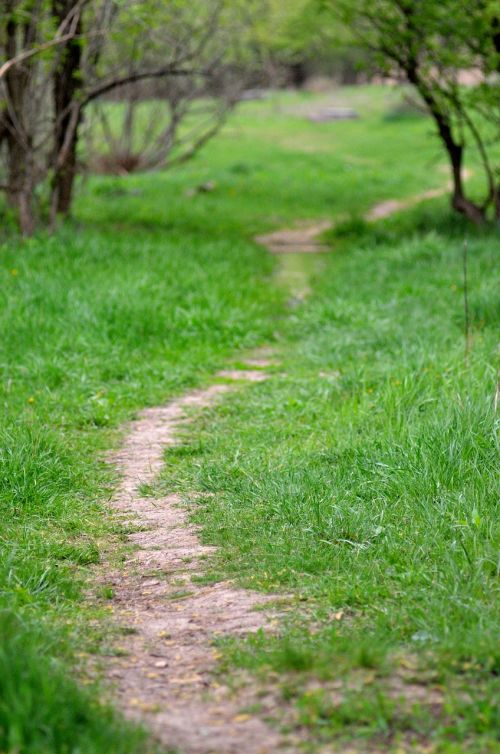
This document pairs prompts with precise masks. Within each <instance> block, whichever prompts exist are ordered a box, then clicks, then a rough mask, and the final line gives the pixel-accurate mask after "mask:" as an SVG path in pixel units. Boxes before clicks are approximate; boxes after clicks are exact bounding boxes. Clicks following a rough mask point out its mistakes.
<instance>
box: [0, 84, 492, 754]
mask: <svg viewBox="0 0 500 754" xmlns="http://www.w3.org/2000/svg"><path fill="white" fill-rule="evenodd" d="M335 97H336V99H337V100H338V101H339V102H340V103H341V104H346V105H349V106H353V107H355V108H356V109H357V110H358V112H359V114H360V118H359V120H355V121H345V122H333V123H324V124H317V123H312V122H310V121H309V120H308V117H307V116H308V114H309V113H310V112H311V109H314V108H316V107H318V106H320V105H321V102H322V99H321V98H320V97H317V96H313V95H292V94H288V93H284V94H282V95H276V96H274V97H272V98H271V99H269V100H264V101H262V102H250V103H245V104H244V105H241V106H240V107H239V109H238V110H237V111H236V113H235V114H234V115H233V116H232V117H231V119H230V120H229V122H228V123H227V125H226V126H225V127H224V129H223V130H222V132H221V133H220V134H219V135H218V136H217V137H216V139H215V140H214V141H212V142H210V144H209V145H208V146H207V147H206V148H205V149H204V150H203V151H202V152H201V153H200V154H199V155H198V156H197V157H196V158H195V159H194V160H193V161H192V162H190V163H187V164H186V165H184V166H182V167H180V168H177V169H175V170H173V171H170V172H168V171H167V172H157V173H153V174H145V175H131V176H128V177H126V178H124V177H119V178H116V177H106V176H99V177H97V176H92V177H88V178H86V179H85V181H84V182H83V183H82V185H81V186H80V187H79V197H78V201H77V207H76V211H75V218H74V220H73V221H72V222H71V223H68V224H67V225H66V226H64V227H62V228H61V229H60V230H59V231H58V232H57V233H56V234H55V235H53V236H52V237H49V236H47V235H44V234H43V233H40V234H39V235H37V236H36V237H34V238H33V239H30V240H26V241H20V240H19V239H18V238H16V237H15V236H14V235H12V234H10V235H9V234H8V233H7V232H6V233H5V235H4V238H3V240H2V247H1V259H2V265H1V268H2V276H3V285H2V291H1V294H0V295H1V298H2V305H1V309H0V318H1V326H2V332H3V338H2V344H1V366H2V382H1V385H2V387H1V389H2V391H3V396H2V402H3V405H4V421H3V423H2V429H1V435H2V441H1V443H0V448H1V450H0V464H1V475H0V506H1V519H0V520H1V524H0V537H1V540H2V548H1V564H0V600H1V602H0V622H1V628H0V632H1V634H2V636H3V637H4V640H3V641H2V645H1V646H0V670H1V672H0V751H2V752H5V753H6V754H13V753H14V752H22V753H23V754H25V753H26V754H35V753H36V754H55V753H57V754H59V753H61V754H62V753H66V752H67V753H68V754H69V753H70V752H71V753H73V752H75V754H76V752H79V754H100V753H101V752H102V754H104V752H106V753H107V754H109V753H110V752H113V754H115V753H116V754H122V753H123V754H132V752H135V753H137V754H139V752H141V754H142V753H143V752H145V751H147V750H149V748H148V747H149V746H152V745H151V744H149V742H148V743H147V733H146V732H144V731H142V730H140V729H138V728H136V727H132V726H129V725H126V724H124V723H123V721H122V720H121V719H120V717H119V716H118V715H117V713H115V712H114V711H113V710H112V708H111V707H110V706H109V705H106V704H101V702H100V701H99V699H100V697H101V696H102V694H101V688H100V686H99V682H98V681H95V680H94V679H93V678H89V677H88V676H87V674H86V671H85V667H86V664H87V657H88V655H94V656H97V657H99V655H100V654H102V653H104V652H106V651H108V650H107V647H108V635H107V632H108V628H107V623H108V615H107V608H106V595H105V594H103V595H102V596H101V597H100V598H99V599H96V598H95V597H94V598H93V599H91V600H89V599H88V596H87V593H88V590H89V589H90V588H91V585H92V579H93V568H94V567H95V565H96V564H98V563H99V560H100V558H101V553H103V552H105V551H106V552H107V551H110V550H111V551H113V552H115V557H116V558H117V559H118V561H119V558H120V548H121V547H122V546H123V530H122V529H121V528H120V527H119V526H118V524H117V523H116V521H114V520H113V517H112V516H111V515H110V513H109V509H108V506H107V502H108V500H109V497H110V495H111V492H112V489H113V485H114V484H115V483H116V480H115V479H114V478H113V474H112V473H111V471H110V469H109V467H108V466H107V465H106V463H105V453H106V451H107V450H109V448H112V447H116V446H117V445H119V443H120V437H121V430H120V427H121V426H123V423H124V422H125V421H126V420H127V419H129V418H131V417H132V416H133V415H134V414H135V412H137V410H138V409H140V408H141V407H144V406H148V405H157V404H159V403H161V402H164V401H166V400H168V398H169V397H171V396H174V395H178V394H180V393H182V392H183V391H184V390H186V389H187V388H189V387H191V386H194V385H203V384H208V383H209V382H210V381H211V379H213V375H214V373H215V372H216V371H217V369H220V368H222V367H223V366H224V365H226V364H228V363H233V362H236V363H237V360H238V357H239V356H240V355H241V354H242V353H244V352H248V351H250V350H251V349H253V348H257V347H259V346H262V345H266V346H271V347H272V348H273V351H274V353H275V358H276V360H277V362H278V364H277V366H276V368H275V369H274V373H273V374H272V376H271V378H270V379H269V380H268V381H266V382H265V383H262V384H258V385H254V386H248V388H245V390H244V391H243V392H238V393H236V394H235V395H233V396H230V397H229V398H227V399H225V400H224V402H223V403H222V404H221V405H219V406H217V407H216V408H213V409H210V410H207V411H206V412H204V413H203V414H202V415H201V416H199V417H198V418H197V419H196V420H195V423H194V425H192V426H190V427H189V429H188V430H187V431H186V436H185V438H184V442H183V444H182V445H181V446H180V447H179V448H177V449H176V448H172V449H170V450H169V451H168V452H167V453H166V455H165V459H166V465H165V470H164V473H163V474H162V477H161V479H160V480H159V481H158V485H157V488H155V491H154V492H155V493H158V494H161V492H162V491H164V490H165V488H168V489H169V490H170V489H172V487H175V488H176V489H178V490H179V491H181V492H182V494H183V495H184V497H185V499H186V501H190V502H189V504H190V506H191V508H192V515H193V517H194V520H196V521H197V522H198V523H200V524H201V526H202V531H203V539H204V541H205V542H208V543H211V544H216V545H217V547H218V552H217V555H216V556H214V558H213V559H212V560H211V562H210V563H209V568H208V573H207V578H209V579H219V578H225V577H227V576H230V577H231V578H235V579H236V580H237V581H239V582H240V583H242V584H244V585H246V586H251V587H252V588H257V589H261V590H263V591H275V592H277V593H281V592H283V593H287V594H290V593H292V594H293V595H295V597H296V600H297V602H296V605H297V607H296V610H294V611H293V616H289V617H288V618H287V620H286V622H285V625H284V627H283V630H282V631H280V632H279V633H278V634H277V635H276V636H275V637H273V638H271V639H270V638H269V637H265V636H263V635H260V634H259V635H257V636H255V637H252V638H251V639H248V640H246V641H231V642H225V643H223V645H222V648H221V649H222V659H221V668H220V669H221V672H222V673H224V674H231V673H233V672H235V673H236V672H238V670H239V669H244V670H245V671H246V672H247V673H250V674H254V675H255V678H257V679H258V680H259V683H262V684H264V685H265V684H269V685H272V686H276V687H277V688H278V689H279V693H280V694H281V696H282V699H283V705H284V707H285V706H286V707H287V708H288V707H291V708H293V709H294V715H295V717H294V719H295V720H296V721H297V724H298V725H300V726H301V727H302V728H304V729H305V730H306V731H307V733H306V738H307V741H308V744H307V745H308V746H310V748H311V750H314V749H315V747H318V746H320V745H321V744H322V743H324V742H326V741H328V742H331V741H335V742H336V743H337V744H338V746H343V745H344V743H345V744H346V745H351V746H352V742H353V741H354V740H360V741H361V743H360V747H364V748H360V751H365V750H366V751H370V750H377V747H378V750H380V748H382V750H383V751H398V750H399V751H401V750H402V751H419V750H422V751H427V752H446V753H448V754H449V753H451V752H457V753H458V752H465V751H467V752H477V754H479V753H481V754H482V753H483V752H495V751H498V746H499V743H498V739H497V731H498V722H499V721H498V719H497V714H498V699H496V696H495V695H496V694H497V693H498V670H499V666H498V641H497V636H498V608H497V600H496V597H497V592H496V584H497V580H498V526H497V518H498V510H497V509H498V442H499V440H498V430H499V419H498V410H497V409H498V405H497V404H498V400H499V398H498V390H499V388H498V379H499V378H498V373H499V357H500V352H499V346H498V333H499V325H500V303H499V298H498V290H499V282H500V280H499V278H500V267H499V265H498V260H497V257H498V251H499V243H498V241H499V239H498V234H497V232H496V231H495V229H493V228H486V229H482V230H474V229H471V228H470V227H468V226H467V225H466V224H465V222H462V221H461V220H460V218H457V217H454V216H452V215H451V212H450V210H449V209H448V206H447V199H446V197H442V198H439V199H435V200H432V201H428V202H423V203H421V204H419V205H418V206H417V207H415V208H413V209H411V210H408V211H405V212H402V213H400V214H398V215H395V216H393V217H391V218H388V219H386V220H383V221H379V222H377V223H367V222H366V221H364V220H363V219H362V217H363V215H364V213H365V212H366V211H367V210H368V209H369V208H370V207H371V206H372V205H373V204H375V203H376V202H379V201H383V200H386V199H395V198H404V197H410V196H412V195H413V194H416V193H419V192H422V191H425V190H427V189H433V188H439V187H441V186H443V184H444V183H445V182H446V179H447V177H446V169H445V166H444V165H443V159H442V156H441V154H440V152H439V148H438V145H437V142H436V141H435V138H434V136H433V135H432V128H431V124H430V122H429V121H428V120H427V119H426V118H425V117H423V116H421V115H419V114H416V113H414V112H412V111H409V112H407V110H406V109H405V108H402V107H401V104H400V94H399V93H398V92H396V91H395V90H393V89H390V88H385V87H378V88H377V87H372V88H366V87H359V88H355V89H345V90H341V91H340V92H337V93H336V95H335ZM469 167H470V168H471V169H472V171H473V172H472V177H471V181H472V183H474V181H475V180H476V177H475V175H476V174H475V173H474V165H471V166H469ZM208 181H209V182H211V190H210V191H197V187H199V186H202V185H204V184H206V183H207V182H208ZM193 189H194V191H193ZM316 218H331V219H332V221H336V223H337V224H336V226H335V227H334V229H333V230H332V231H329V232H328V233H327V234H326V237H325V238H326V240H327V241H328V243H329V244H331V247H332V253H331V254H328V255H326V254H325V255H322V256H321V258H319V259H317V258H315V257H311V258H309V259H306V260H304V261H303V262H300V263H299V265H298V268H293V267H292V268H291V269H292V273H293V275H295V278H296V276H297V274H298V275H299V277H300V276H302V278H307V281H308V285H309V287H310V288H311V293H310V295H309V296H308V297H307V299H306V300H305V301H303V302H298V301H297V300H295V298H294V290H293V285H294V283H293V279H295V278H293V275H292V277H290V274H289V273H290V268H289V267H287V264H289V263H287V261H286V260H285V259H284V258H283V257H272V256H271V255H270V254H268V253H267V252H266V251H265V250H263V249H262V248H261V247H259V246H258V245H257V244H256V243H255V242H254V240H253V238H254V236H255V235H256V234H257V233H261V232H264V231H267V230H272V229H275V228H278V227H281V226H287V225H290V224H291V223H293V222H295V221H297V220H301V219H302V220H308V219H309V220H311V219H312V220H314V219H316ZM464 238H467V255H468V277H469V280H468V284H469V301H468V304H469V308H470V315H471V325H470V332H469V337H468V339H466V338H465V337H464V303H463V253H464ZM297 270H298V271H297ZM291 281H292V282H291ZM193 491H196V492H199V491H202V492H211V493H213V496H210V497H208V498H203V501H204V502H202V503H200V500H199V499H197V502H195V501H194V500H193V499H192V493H193ZM311 626H314V631H312V630H311ZM75 678H76V680H73V679H75ZM317 679H319V680H320V682H321V683H320V684H319V686H314V684H313V683H312V682H313V681H314V680H317ZM332 688H335V689H336V690H338V689H339V688H340V689H341V690H342V693H343V700H342V702H341V703H340V704H333V703H332V701H331V693H330V692H331V690H332ZM495 699H496V701H495ZM62 701H64V704H61V702H62ZM277 724H280V723H279V721H277ZM417 747H421V748H420V749H418V748H417ZM426 747H427V748H426ZM340 750H342V749H340Z"/></svg>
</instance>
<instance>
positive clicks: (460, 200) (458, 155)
mask: <svg viewBox="0 0 500 754" xmlns="http://www.w3.org/2000/svg"><path fill="white" fill-rule="evenodd" d="M443 141H444V144H445V147H446V150H447V152H448V156H449V159H450V165H451V174H452V180H453V195H452V198H451V206H452V207H453V209H455V210H456V211H457V212H460V214H462V215H464V216H465V217H467V219H468V220H471V221H472V222H473V223H475V224H476V225H482V223H484V222H485V220H486V216H485V211H484V209H483V208H482V207H480V206H479V205H477V204H475V203H474V202H473V201H471V200H470V199H467V197H466V196H465V192H464V185H463V175H462V162H463V147H462V145H461V144H457V143H456V142H454V141H453V140H452V139H451V140H450V139H447V140H444V139H443Z"/></svg>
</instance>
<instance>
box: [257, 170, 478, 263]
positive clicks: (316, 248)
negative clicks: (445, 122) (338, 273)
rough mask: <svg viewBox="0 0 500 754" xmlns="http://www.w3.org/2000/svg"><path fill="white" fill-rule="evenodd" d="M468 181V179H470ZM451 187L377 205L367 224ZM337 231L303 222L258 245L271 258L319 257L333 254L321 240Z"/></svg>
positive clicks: (329, 225)
mask: <svg viewBox="0 0 500 754" xmlns="http://www.w3.org/2000/svg"><path fill="white" fill-rule="evenodd" d="M466 177H467V176H466ZM449 190H450V185H449V184H446V186H442V187H441V188H435V189H429V190H428V191H422V192H421V193H419V194H415V195H414V196H410V197H408V198H406V199H387V200H385V201H383V202H379V203H378V204H375V205H374V206H373V207H371V209H369V210H368V212H366V213H365V215H364V219H365V220H366V221H367V222H375V221H376V220H382V219H384V218H386V217H390V215H393V214H395V213H396V212H400V211H401V210H404V209H409V208H410V207H414V206H415V205H416V204H419V202H422V201H425V200H426V199H435V198H436V197H439V196H443V194H446V193H447V192H448V191H449ZM333 227H334V223H332V221H331V220H326V219H325V220H315V221H310V222H307V221H305V222H304V221H302V222H301V223H300V224H298V225H297V226H295V227H294V228H282V229H280V230H276V231H273V232H272V233H267V234H264V235H261V236H257V237H256V239H255V240H256V241H257V243H259V244H261V245H262V246H265V247H266V249H267V250H268V251H270V252H271V254H311V253H312V254H317V253H324V252H328V251H330V250H331V249H330V247H329V246H328V244H325V243H323V242H322V240H321V234H322V233H324V232H325V231H326V230H330V229H331V228H333Z"/></svg>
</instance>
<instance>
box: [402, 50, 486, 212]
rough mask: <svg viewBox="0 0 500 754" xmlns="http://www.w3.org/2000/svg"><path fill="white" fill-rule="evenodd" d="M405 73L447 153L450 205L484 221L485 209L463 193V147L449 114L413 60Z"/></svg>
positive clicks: (458, 210)
mask: <svg viewBox="0 0 500 754" xmlns="http://www.w3.org/2000/svg"><path fill="white" fill-rule="evenodd" d="M406 73H407V76H408V80H409V81H410V83H411V84H413V85H414V86H415V87H416V89H417V90H418V92H419V93H420V95H421V97H422V99H423V100H424V102H425V103H426V105H427V107H428V109H429V112H430V114H431V115H432V117H433V118H434V122H435V123H436V126H437V130H438V134H439V136H440V138H441V141H442V143H443V146H444V148H445V149H446V152H447V154H448V159H449V161H450V166H451V175H452V181H453V194H452V198H451V206H452V207H453V209H455V210H456V211H457V212H460V214H462V215H464V216H465V217H467V218H468V219H469V220H471V221H472V222H473V223H475V224H476V225H482V224H483V223H484V222H485V221H486V213H485V210H484V209H483V208H482V207H480V206H479V205H478V204H475V202H473V201H472V200H471V199H468V198H467V197H466V195H465V191H464V185H463V176H462V168H463V156H464V148H463V145H462V144H460V143H458V142H456V141H455V138H454V135H453V130H452V126H451V122H450V118H449V115H448V113H447V112H446V111H445V110H443V109H442V108H441V107H440V104H439V102H438V100H437V99H436V98H435V97H434V95H433V93H432V90H431V89H430V88H429V87H428V86H427V85H426V83H425V81H424V80H423V79H422V78H421V77H420V75H419V71H418V67H417V65H416V62H415V61H412V62H411V64H410V65H409V66H408V68H407V70H406Z"/></svg>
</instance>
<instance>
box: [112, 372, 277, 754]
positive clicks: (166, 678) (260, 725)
mask: <svg viewBox="0 0 500 754" xmlns="http://www.w3.org/2000/svg"><path fill="white" fill-rule="evenodd" d="M268 364H269V363H268V362H267V361H265V360H253V361H251V362H248V366H249V368H248V369H247V370H243V371H241V370H232V371H225V372H221V373H220V374H219V375H218V377H219V379H225V380H226V382H225V383H217V384H214V385H212V386H210V387H208V388H206V389H205V390H194V391H192V392H190V393H188V394H186V395H184V396H183V397H181V398H179V399H177V400H174V401H172V402H171V403H169V404H167V405H166V406H163V407H159V408H148V409H146V410H144V411H143V412H142V413H141V414H140V416H139V418H138V419H137V420H136V421H134V422H132V424H131V426H130V431H129V433H128V435H127V438H126V440H125V443H124V445H123V447H122V449H121V450H120V451H119V452H118V453H116V454H115V455H114V458H113V461H114V463H115V464H116V466H117V468H118V470H119V472H120V474H121V483H120V486H119V488H118V491H117V493H116V495H115V497H114V499H113V501H112V507H113V509H114V510H115V511H117V512H118V513H119V514H120V515H121V518H122V520H123V522H124V523H126V524H127V526H128V527H131V528H132V530H133V533H131V534H130V535H129V536H128V541H129V542H130V543H131V544H133V545H135V548H136V549H135V550H134V552H133V553H132V555H131V556H130V558H129V560H128V562H127V563H126V566H125V568H124V569H120V570H117V571H115V572H113V573H111V574H110V573H106V574H105V576H106V583H107V584H110V585H111V586H112V588H113V593H114V596H113V598H112V608H113V610H114V619H115V623H116V624H118V626H119V627H120V629H121V633H122V638H121V640H120V643H119V647H118V648H117V649H118V650H119V651H118V652H117V653H116V654H117V655H118V656H114V657H113V656H111V657H108V658H106V662H105V668H104V672H105V675H106V677H107V679H108V680H109V681H111V683H112V686H113V697H114V699H115V700H116V701H117V702H118V705H119V706H120V708H121V709H122V710H123V711H124V712H125V714H126V715H127V716H128V717H130V718H132V719H136V720H139V721H141V722H143V721H145V722H146V723H147V725H148V727H149V728H150V729H151V730H152V732H153V734H154V735H155V736H156V737H157V738H158V739H159V740H160V741H161V742H162V743H163V744H164V745H165V746H166V747H167V749H168V750H169V751H171V750H172V749H174V750H179V751H181V752H188V753H189V754H208V753H209V752H213V753H214V754H215V752H217V754H236V752H238V754H247V753H248V754H266V753H269V752H278V751H283V750H286V749H285V748H284V747H285V742H284V741H283V740H282V738H281V736H280V735H279V734H278V733H277V732H276V731H275V730H274V729H273V728H272V727H271V726H270V725H268V724H266V723H265V722H264V721H263V720H262V719H261V718H259V717H257V716H255V715H252V716H250V715H248V714H242V713H241V710H242V708H243V707H245V706H246V705H248V703H249V702H251V701H255V700H254V699H253V698H250V697H249V693H248V690H246V691H245V690H243V691H241V692H238V691H234V690H231V689H230V688H229V687H228V686H226V685H224V683H222V682H220V679H219V681H218V682H216V681H215V680H214V678H213V675H212V671H213V670H214V667H215V665H216V662H217V653H216V652H215V651H214V648H213V642H214V639H215V638H217V637H219V636H227V635H242V634H248V633H251V632H254V631H257V630H259V629H262V628H271V629H272V621H273V618H275V617H276V609H275V608H274V609H273V608H272V607H271V606H269V607H268V609H257V608H262V606H265V605H266V603H270V602H271V601H273V600H274V601H276V597H273V596H269V595H262V594H257V593H255V592H252V591H250V590H246V589H237V588H236V587H235V586H234V585H233V584H231V583H230V582H227V581H225V582H221V583H215V584H203V583H200V582H199V581H197V580H196V578H195V577H196V576H199V575H201V572H202V570H203V559H204V558H206V556H207V555H209V554H210V553H212V552H213V548H211V547H206V546H204V545H202V544H201V543H200V541H199V538H198V532H197V528H196V527H195V526H192V525H191V524H190V523H189V522H188V517H187V512H186V510H185V508H184V507H183V506H182V504H181V500H180V499H179V497H178V496H177V495H175V494H170V495H167V496H165V497H163V498H161V499H157V498H152V497H144V496H143V495H142V494H141V492H140V489H141V485H143V484H148V483H151V482H152V481H154V479H155V477H156V476H157V474H158V473H159V472H160V470H161V468H162V466H163V452H164V449H165V447H167V446H169V445H170V446H171V445H173V444H175V442H176V433H177V430H178V429H179V427H180V425H181V424H182V423H183V422H185V421H186V411H187V410H189V409H193V408H195V409H202V408H204V407H207V406H209V405H211V404H213V403H214V402H215V401H216V400H217V399H218V398H220V396H222V395H223V394H226V393H227V392H228V391H230V390H234V389H235V387H237V385H238V382H239V381H246V382H248V381H251V382H257V381H261V380H264V379H266V376H267V375H266V373H265V371H264V369H265V367H266V366H267V365H268ZM255 367H258V368H255ZM193 577H194V578H193ZM259 701H260V702H263V704H264V708H265V700H259Z"/></svg>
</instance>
